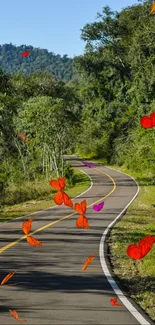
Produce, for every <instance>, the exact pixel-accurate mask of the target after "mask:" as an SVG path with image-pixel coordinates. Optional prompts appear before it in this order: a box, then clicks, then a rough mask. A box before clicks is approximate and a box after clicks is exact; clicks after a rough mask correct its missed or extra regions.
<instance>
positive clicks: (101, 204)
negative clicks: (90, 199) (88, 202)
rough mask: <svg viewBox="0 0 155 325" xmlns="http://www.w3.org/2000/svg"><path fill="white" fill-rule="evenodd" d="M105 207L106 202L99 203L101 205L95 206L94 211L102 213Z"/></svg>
mask: <svg viewBox="0 0 155 325" xmlns="http://www.w3.org/2000/svg"><path fill="white" fill-rule="evenodd" d="M103 207H104V202H101V203H99V204H96V205H94V206H93V209H94V210H95V211H100V210H101V209H102V208H103Z"/></svg>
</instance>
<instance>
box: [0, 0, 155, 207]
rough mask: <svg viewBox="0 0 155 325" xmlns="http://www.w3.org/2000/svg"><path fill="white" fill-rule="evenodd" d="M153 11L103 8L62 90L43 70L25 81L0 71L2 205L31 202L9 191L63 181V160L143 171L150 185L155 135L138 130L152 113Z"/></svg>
mask: <svg viewBox="0 0 155 325" xmlns="http://www.w3.org/2000/svg"><path fill="white" fill-rule="evenodd" d="M150 6H151V1H146V2H144V3H143V4H138V5H134V6H131V7H127V8H125V9H123V10H122V11H121V12H120V13H117V12H112V11H111V10H110V8H109V7H105V8H103V11H102V13H98V18H97V21H95V22H94V23H91V24H87V25H85V26H84V27H83V29H82V33H81V38H82V39H83V40H84V41H85V42H86V47H85V53H84V54H83V55H82V56H79V57H75V59H74V63H73V70H74V71H75V73H76V74H77V75H78V78H73V79H72V80H70V81H68V82H67V83H66V82H65V81H63V80H59V79H58V78H56V77H55V76H54V75H52V74H51V72H49V71H45V70H44V69H43V70H42V71H36V72H33V73H31V74H29V75H28V76H24V75H23V74H22V73H21V74H17V75H10V74H8V73H7V72H6V71H5V70H4V69H1V71H0V132H1V137H0V159H1V164H0V166H1V167H0V169H1V170H0V187H1V188H0V189H1V193H2V195H1V205H5V204H8V203H9V204H13V203H16V202H18V201H20V200H24V199H26V198H27V199H28V198H29V199H31V198H33V193H31V194H32V197H29V196H30V194H28V196H23V197H22V196H20V195H19V194H18V195H15V197H12V199H11V197H10V195H9V191H10V187H11V186H12V187H13V188H14V191H15V188H19V184H21V183H22V184H24V182H25V181H26V182H29V183H30V182H33V181H34V179H35V180H37V179H38V180H40V178H41V179H42V178H43V179H48V178H49V175H50V173H51V172H52V171H53V172H54V173H55V174H56V175H57V176H58V175H60V174H63V173H64V171H63V169H64V166H63V164H64V162H63V154H64V153H68V152H69V153H77V154H82V155H91V156H92V157H96V158H104V161H105V163H107V164H116V165H118V166H122V165H124V166H126V167H127V168H130V169H131V170H134V171H138V172H142V171H144V170H145V171H146V172H147V173H148V174H149V175H151V182H152V185H153V184H155V169H154V164H155V129H154V128H151V129H144V128H142V127H141V125H140V122H139V121H140V118H141V117H142V116H143V115H149V114H150V113H151V112H153V111H155V98H154V91H155V69H154V64H155V24H154V16H153V15H148V12H149V8H150ZM10 46H11V45H10ZM1 49H2V48H1ZM10 64H12V63H11V61H10ZM20 134H23V135H24V137H25V138H24V139H23V138H22V137H21V136H20ZM68 168H69V167H68ZM25 195H26V194H25Z"/></svg>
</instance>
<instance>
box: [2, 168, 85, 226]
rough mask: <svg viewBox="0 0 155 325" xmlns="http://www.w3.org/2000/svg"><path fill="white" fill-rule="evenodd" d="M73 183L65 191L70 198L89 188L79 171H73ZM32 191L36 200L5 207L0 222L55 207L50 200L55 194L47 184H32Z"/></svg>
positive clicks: (83, 175)
mask: <svg viewBox="0 0 155 325" xmlns="http://www.w3.org/2000/svg"><path fill="white" fill-rule="evenodd" d="M74 181H75V186H73V187H69V186H68V187H66V190H65V192H66V193H67V194H68V195H69V196H70V197H71V198H73V197H75V196H77V195H79V194H81V193H82V192H84V191H86V190H87V189H88V188H89V186H90V179H89V177H87V176H86V175H85V174H83V173H82V172H81V171H79V170H75V172H74ZM29 186H30V185H29ZM31 187H32V185H31ZM36 187H37V188H36ZM31 190H32V189H31ZM34 190H35V191H37V192H38V193H40V195H39V197H38V198H37V199H34V200H29V201H25V202H23V203H20V204H14V205H6V206H5V207H4V209H3V210H2V211H0V222H4V221H8V220H12V219H16V218H19V217H21V216H25V215H28V214H31V213H33V212H37V211H40V210H45V209H48V208H50V207H52V206H54V205H55V203H54V201H53V199H52V198H53V196H54V194H55V193H56V192H55V191H53V190H52V188H51V186H50V185H49V184H48V182H44V183H41V184H40V183H37V184H34Z"/></svg>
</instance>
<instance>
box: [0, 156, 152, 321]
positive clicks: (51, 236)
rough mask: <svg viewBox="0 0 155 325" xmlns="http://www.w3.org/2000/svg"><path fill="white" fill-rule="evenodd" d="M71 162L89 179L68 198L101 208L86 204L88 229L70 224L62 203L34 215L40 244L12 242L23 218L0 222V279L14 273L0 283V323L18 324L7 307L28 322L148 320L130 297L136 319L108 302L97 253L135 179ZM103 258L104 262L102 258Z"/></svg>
mask: <svg viewBox="0 0 155 325" xmlns="http://www.w3.org/2000/svg"><path fill="white" fill-rule="evenodd" d="M71 162H72V164H73V166H75V167H77V168H79V169H80V170H82V171H84V172H85V173H87V174H88V175H89V176H90V177H91V179H92V182H93V183H92V186H91V188H90V189H89V190H88V191H87V192H85V193H83V194H82V195H81V196H80V197H78V198H76V199H74V202H81V201H82V200H84V199H86V200H87V204H88V206H89V205H92V206H93V204H94V203H95V202H96V201H98V200H100V201H103V200H104V202H105V206H104V208H103V210H101V211H100V212H95V211H94V210H93V208H92V206H90V207H88V209H87V212H86V216H87V218H88V220H89V225H90V228H89V230H85V229H78V228H76V220H77V218H78V216H79V215H78V214H74V215H71V214H72V212H73V210H72V209H70V208H67V207H65V206H64V205H63V206H55V207H54V208H51V209H48V210H44V211H41V212H38V213H36V214H34V215H33V219H34V221H33V225H32V232H33V231H36V233H35V234H33V236H34V237H35V238H36V239H38V240H39V241H41V242H42V243H43V245H44V246H43V247H39V246H37V247H32V246H30V245H29V244H28V243H27V242H26V240H25V239H22V240H20V241H18V242H17V240H18V239H20V238H21V237H23V232H22V229H21V226H22V223H23V221H24V220H28V216H27V217H22V218H20V219H16V220H14V221H11V222H6V223H1V224H0V281H2V279H3V277H5V276H6V275H7V274H8V273H9V272H11V271H14V270H16V271H17V273H16V274H15V275H14V276H13V278H12V279H10V281H9V282H8V284H9V283H17V285H15V286H1V287H0V325H8V324H9V325H13V324H18V320H15V319H14V318H13V317H12V316H11V314H10V313H9V311H8V310H9V309H12V310H16V311H17V312H18V314H19V317H20V318H22V319H25V320H26V323H25V324H28V325H36V324H37V325H43V324H50V325H58V324H59V325H88V324H89V325H92V324H93V325H98V324H108V325H128V324H129V325H137V324H153V323H152V322H151V321H150V320H149V318H147V316H146V315H145V314H144V313H143V312H142V310H141V309H139V308H138V307H137V305H136V304H134V302H133V301H132V300H130V299H129V301H130V302H131V303H132V304H133V306H134V307H135V308H136V309H137V313H140V314H141V315H142V320H141V323H140V322H139V321H138V320H137V319H136V318H135V317H134V316H133V314H132V313H131V312H130V311H129V310H128V309H127V308H126V306H125V305H123V306H121V307H113V306H111V304H110V301H109V300H110V298H114V297H116V293H115V292H114V291H113V289H112V287H111V285H110V284H109V282H108V280H107V278H106V276H105V275H104V272H103V269H102V266H101V262H100V256H99V245H100V241H101V237H102V235H103V232H104V231H105V229H106V228H107V226H108V225H109V224H110V223H111V222H112V221H113V220H114V219H115V218H116V217H117V216H118V215H119V214H120V213H121V211H122V210H123V209H124V208H125V207H126V206H127V204H128V203H129V202H130V201H131V200H132V198H133V197H134V196H135V194H136V192H137V185H136V183H135V182H134V181H133V180H132V179H131V178H130V177H129V176H126V175H125V174H122V173H119V172H117V171H114V170H111V169H108V168H106V167H103V166H99V165H97V164H96V166H97V167H96V168H87V167H85V166H84V165H83V164H82V163H81V161H80V159H78V158H73V157H72V158H71ZM105 173H106V174H105ZM107 174H108V175H109V176H108V175H107ZM63 217H66V218H64V219H63ZM62 219H63V220H62ZM40 228H43V229H40ZM38 229H40V230H38ZM37 230H38V232H37ZM95 252H97V257H96V258H95V259H94V261H93V262H92V263H91V264H90V265H89V267H88V268H87V270H86V271H85V272H82V266H83V263H84V262H85V260H86V259H87V257H88V256H90V255H93V254H94V253H95ZM106 261H107V265H108V260H107V257H106ZM108 267H109V266H108ZM111 274H112V273H111ZM127 298H128V297H127ZM118 302H119V303H121V301H120V300H119V301H118Z"/></svg>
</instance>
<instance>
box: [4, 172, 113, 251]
mask: <svg viewBox="0 0 155 325" xmlns="http://www.w3.org/2000/svg"><path fill="white" fill-rule="evenodd" d="M95 169H96V170H97V171H99V173H101V174H104V175H106V176H107V177H109V178H110V179H111V181H112V183H113V189H112V190H111V191H110V192H109V193H108V194H107V195H105V196H104V197H102V198H101V199H99V200H97V201H95V202H94V203H92V204H90V205H88V208H89V207H91V206H92V205H94V204H96V203H98V202H100V201H102V200H104V199H105V198H107V197H108V196H110V195H111V194H112V193H113V192H114V191H115V189H116V183H115V181H114V179H113V178H112V177H111V176H110V175H108V174H107V173H105V172H103V171H102V170H100V169H98V168H95ZM87 191H88V190H87ZM85 192H86V191H85ZM85 192H84V193H85ZM75 214H76V212H73V213H71V214H69V215H67V216H65V217H62V218H61V219H59V220H56V221H53V222H51V223H48V224H47V225H45V226H43V227H41V228H38V229H37V230H35V231H33V232H31V233H30V234H29V235H31V236H32V235H34V234H36V233H38V232H40V231H42V230H44V229H46V228H49V227H51V226H53V225H55V224H56V223H58V222H61V221H63V220H65V219H68V218H70V217H71V216H73V215H75ZM25 238H26V235H24V236H22V237H20V238H19V239H17V240H16V241H14V242H11V243H9V244H8V245H6V246H4V247H2V248H1V249H0V254H1V253H3V252H4V251H6V250H7V249H9V248H10V247H12V246H14V245H16V244H18V243H19V242H21V241H22V240H23V239H25Z"/></svg>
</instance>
